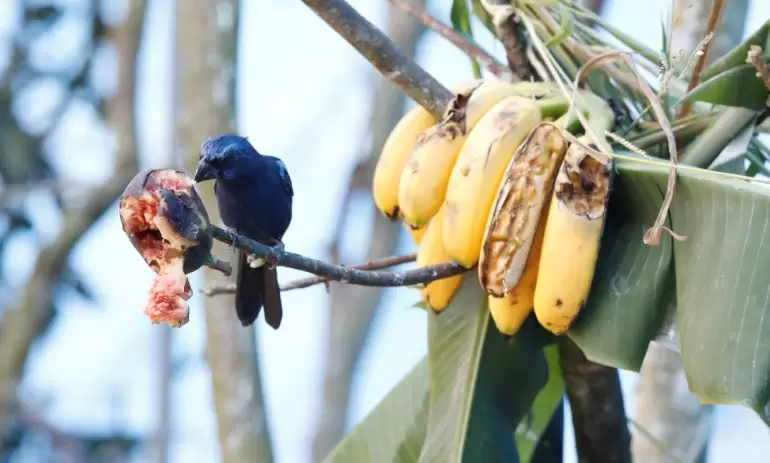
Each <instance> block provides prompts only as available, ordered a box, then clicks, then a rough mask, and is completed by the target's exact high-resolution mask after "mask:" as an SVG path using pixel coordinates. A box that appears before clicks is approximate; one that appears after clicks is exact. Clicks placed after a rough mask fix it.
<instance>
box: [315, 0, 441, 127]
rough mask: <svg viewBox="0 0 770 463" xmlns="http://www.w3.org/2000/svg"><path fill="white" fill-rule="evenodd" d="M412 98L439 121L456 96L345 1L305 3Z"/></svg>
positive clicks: (318, 0) (317, 0)
mask: <svg viewBox="0 0 770 463" xmlns="http://www.w3.org/2000/svg"><path fill="white" fill-rule="evenodd" d="M302 2H303V3H305V5H307V6H308V7H310V8H311V9H312V10H313V11H314V12H315V13H316V14H317V15H318V16H319V17H320V18H321V19H323V20H324V21H325V22H326V23H327V24H328V25H329V26H330V27H331V28H332V29H334V30H335V31H336V32H337V33H338V34H340V35H341V36H342V37H343V38H344V39H345V40H346V41H347V42H348V43H350V44H351V45H352V46H353V47H355V49H356V50H358V52H359V53H361V54H362V55H363V56H364V57H365V58H366V59H367V60H369V62H370V63H372V65H373V66H374V67H375V68H376V69H377V70H378V71H380V73H381V74H382V75H383V76H385V77H386V78H387V79H388V80H390V81H391V82H393V84H395V85H396V86H397V87H398V88H400V89H401V91H403V92H404V93H405V94H406V95H407V96H408V97H409V98H411V99H413V100H414V101H415V102H417V103H418V104H420V105H421V106H422V107H423V108H425V109H426V110H428V111H429V112H431V113H432V114H433V115H434V116H435V117H436V118H437V119H441V118H442V116H443V115H444V110H445V109H446V107H447V105H448V104H449V102H450V101H451V100H452V99H453V98H454V94H453V93H452V92H451V91H449V90H448V89H447V88H446V87H444V86H443V85H441V83H440V82H438V81H437V80H436V79H434V78H433V76H431V75H430V74H428V73H427V72H426V71H425V70H424V69H422V68H421V67H420V66H418V65H417V64H416V63H415V62H414V61H412V60H411V59H409V58H408V57H406V56H405V55H404V54H403V53H402V52H401V51H400V50H399V49H398V47H396V45H395V44H394V43H393V41H391V40H390V39H389V38H388V36H387V35H385V34H384V33H383V32H382V31H381V30H379V29H378V28H377V27H375V26H374V25H373V24H372V23H370V22H369V21H367V20H366V18H364V17H363V16H361V15H360V14H359V13H358V12H357V11H356V10H355V9H354V8H353V7H352V6H350V5H349V4H348V3H347V2H346V1H345V0H302Z"/></svg>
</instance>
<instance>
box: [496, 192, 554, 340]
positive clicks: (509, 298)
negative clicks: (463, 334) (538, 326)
mask: <svg viewBox="0 0 770 463" xmlns="http://www.w3.org/2000/svg"><path fill="white" fill-rule="evenodd" d="M544 207H545V208H546V209H545V211H544V212H543V216H542V217H541V219H540V223H539V224H538V226H537V233H536V234H535V240H534V241H533V243H532V250H531V251H530V253H529V257H528V258H527V265H526V267H525V268H524V273H523V274H522V275H521V279H520V280H519V282H518V283H517V284H516V286H514V287H513V289H511V290H510V292H507V293H505V295H503V296H502V297H495V296H493V295H491V294H490V295H489V296H488V297H487V299H488V301H489V312H490V313H491V314H492V320H494V322H495V326H497V329H498V330H499V331H500V332H501V333H503V334H505V335H508V336H513V335H514V334H516V332H517V331H518V330H519V328H521V325H522V324H523V323H524V320H526V319H527V317H528V316H529V314H530V313H531V312H532V306H533V303H534V300H535V283H537V273H538V268H539V266H540V251H541V249H542V246H543V234H544V232H545V226H546V222H547V220H548V217H547V216H548V209H547V207H548V203H547V201H546V205H545V206H544Z"/></svg>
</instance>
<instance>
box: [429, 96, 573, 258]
mask: <svg viewBox="0 0 770 463" xmlns="http://www.w3.org/2000/svg"><path fill="white" fill-rule="evenodd" d="M567 105H568V102H567V100H566V99H564V98H561V97H553V98H549V99H545V100H539V101H535V100H531V99H528V98H522V97H518V96H512V97H508V98H506V99H504V100H502V101H500V102H499V103H498V104H496V105H495V106H494V107H493V108H492V109H490V110H489V112H487V113H486V114H485V115H484V116H483V117H482V118H481V119H480V120H479V122H478V123H477V124H476V127H474V128H473V130H472V131H471V133H470V134H469V135H468V139H467V140H466V141H465V144H464V145H463V147H462V150H461V151H460V155H459V156H458V158H457V162H456V163H455V165H454V168H453V169H452V173H451V176H450V178H449V183H448V185H447V190H446V197H445V204H444V206H443V207H445V208H446V213H445V215H444V226H443V241H444V246H445V247H446V250H447V252H448V253H449V255H450V256H451V257H452V259H453V260H455V261H457V262H458V263H459V264H460V265H462V266H464V267H466V268H470V267H472V266H473V265H475V264H476V262H477V261H478V259H479V254H480V252H481V242H482V239H483V238H484V232H485V230H486V225H487V219H488V217H489V214H490V210H491V209H492V203H493V202H494V200H495V195H496V193H497V191H498V189H499V186H500V182H501V180H502V177H503V174H504V173H505V171H506V167H507V166H508V163H509V162H510V161H511V158H512V157H513V156H514V153H516V150H517V148H518V147H519V145H521V143H522V142H523V141H524V139H525V138H526V137H527V135H528V134H529V133H530V132H531V131H532V129H534V128H535V126H537V125H538V124H539V123H540V122H541V121H542V119H543V118H544V117H552V116H554V115H560V114H561V113H563V112H564V110H566V109H567Z"/></svg>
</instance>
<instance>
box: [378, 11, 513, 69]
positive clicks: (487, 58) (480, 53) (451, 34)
mask: <svg viewBox="0 0 770 463" xmlns="http://www.w3.org/2000/svg"><path fill="white" fill-rule="evenodd" d="M388 1H389V2H390V3H391V4H393V5H395V6H396V7H398V8H399V9H401V10H403V11H405V12H406V13H409V14H410V15H411V16H412V17H414V18H415V19H416V20H417V21H419V22H421V23H422V24H424V25H425V26H426V27H428V28H430V29H432V30H433V31H435V32H437V33H438V34H439V35H441V36H442V37H444V38H445V39H447V40H448V41H450V42H451V43H452V44H453V45H454V46H456V47H457V48H459V49H460V50H462V51H464V52H465V54H467V55H468V56H470V57H472V58H474V59H475V60H476V61H478V62H479V64H481V65H482V66H484V67H485V68H487V69H488V70H489V71H490V72H491V73H492V74H494V75H496V76H497V77H499V78H500V79H502V80H504V81H506V82H517V81H520V80H521V79H520V78H519V77H518V76H517V75H516V74H514V73H513V72H511V70H510V69H509V68H508V67H507V66H506V65H504V64H503V63H501V62H500V61H498V60H497V59H496V58H495V57H494V56H492V55H490V54H489V53H487V51H486V50H484V49H483V48H481V47H480V46H478V45H476V44H475V43H473V42H472V41H471V40H469V39H467V38H466V37H464V36H463V35H461V34H460V33H458V32H457V31H456V30H454V29H453V28H451V27H449V26H447V25H446V24H444V23H442V22H441V21H439V20H438V19H436V18H434V17H433V16H432V15H431V14H430V13H428V12H427V11H426V10H425V8H423V7H421V6H419V5H417V4H415V3H414V1H413V0H388Z"/></svg>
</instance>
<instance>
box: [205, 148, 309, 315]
mask: <svg viewBox="0 0 770 463" xmlns="http://www.w3.org/2000/svg"><path fill="white" fill-rule="evenodd" d="M205 180H216V183H215V184H214V192H215V194H216V197H217V205H218V206H219V215H220V216H221V217H222V222H224V224H225V226H226V227H227V228H229V229H231V230H232V231H234V232H236V233H238V234H241V235H244V236H247V237H249V238H251V239H253V240H255V241H258V242H260V243H262V244H266V245H268V246H276V247H279V249H281V250H283V241H281V240H282V239H283V235H284V233H286V229H287V228H289V224H290V223H291V214H292V199H293V197H294V190H293V189H292V185H291V178H290V177H289V172H288V171H287V170H286V166H285V165H284V163H283V162H282V161H281V160H280V159H278V158H276V157H273V156H266V155H262V154H260V153H259V152H257V150H256V149H255V148H254V147H253V146H251V143H249V142H248V140H246V138H244V137H240V136H238V135H231V134H227V135H220V136H218V137H214V138H210V139H208V140H206V141H205V142H203V144H202V145H201V152H200V158H199V160H198V167H197V169H196V171H195V181H196V182H202V181H205ZM237 254H238V256H237V257H238V273H237V279H236V290H235V311H236V313H237V314H238V319H239V320H240V321H241V324H242V325H243V326H249V325H251V324H252V323H254V320H256V318H257V316H258V315H259V311H260V310H261V309H262V307H263V306H264V307H265V320H266V321H267V323H268V324H269V325H270V326H272V327H273V328H275V329H277V328H278V327H279V326H280V324H281V318H282V316H283V308H282V305H281V293H280V288H279V287H278V274H277V272H276V268H275V266H274V265H269V264H264V263H263V265H260V266H258V267H256V268H255V267H254V266H252V264H253V262H252V258H250V257H249V256H247V255H246V254H245V253H243V252H241V251H238V253H237Z"/></svg>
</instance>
